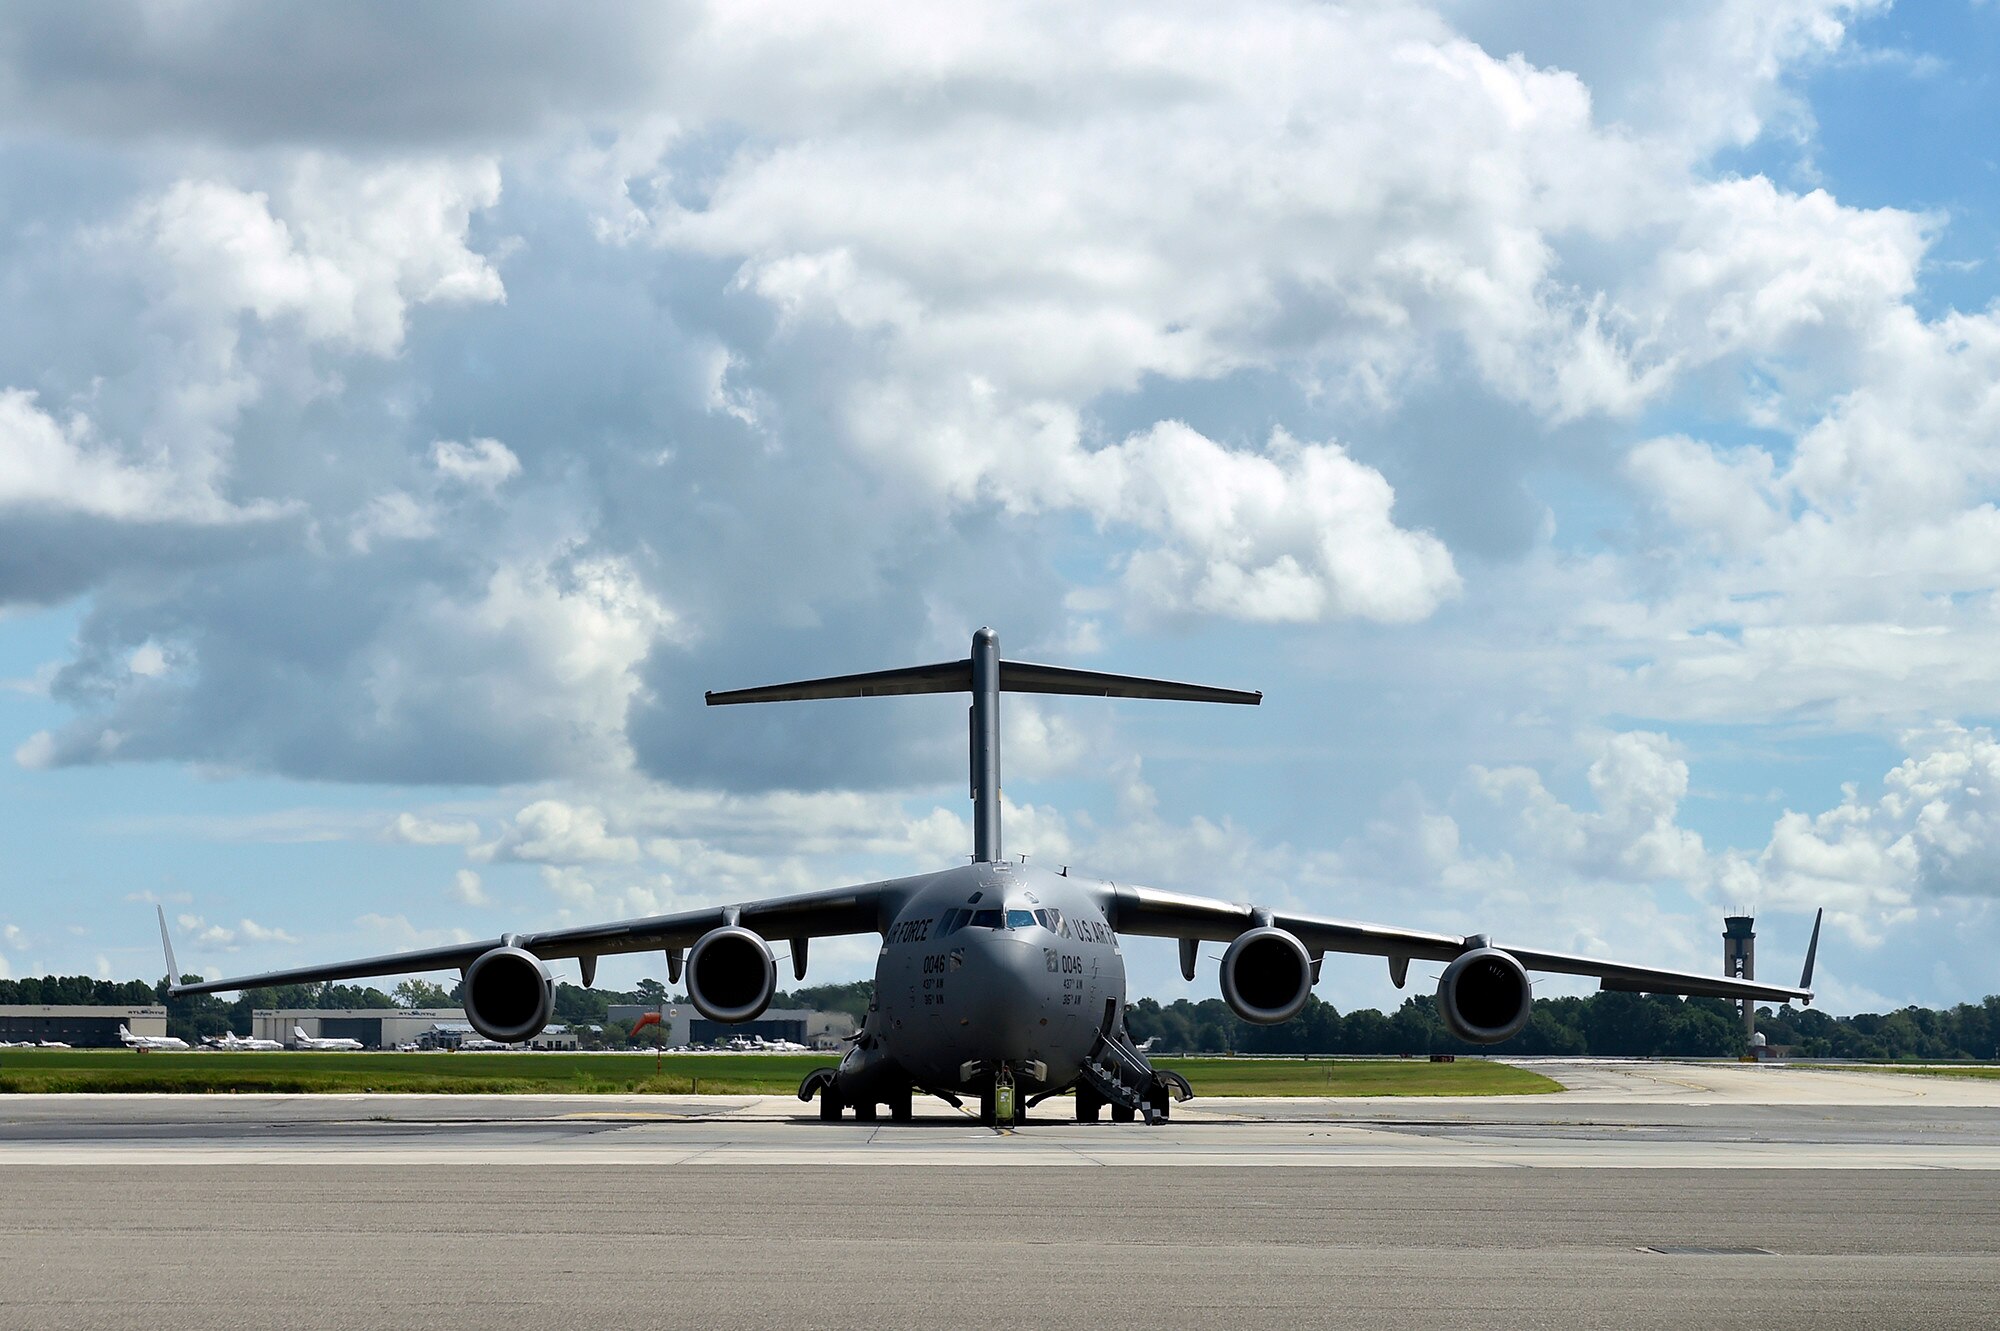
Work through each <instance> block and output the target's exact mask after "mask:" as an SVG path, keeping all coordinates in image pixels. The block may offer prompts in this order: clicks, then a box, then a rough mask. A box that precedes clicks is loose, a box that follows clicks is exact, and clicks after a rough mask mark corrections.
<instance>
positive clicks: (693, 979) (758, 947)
mask: <svg viewBox="0 0 2000 1331" xmlns="http://www.w3.org/2000/svg"><path fill="white" fill-rule="evenodd" d="M686 974H687V987H688V997H689V998H690V999H692V1000H693V1001H694V1006H695V1010H696V1011H697V1012H699V1013H701V1015H702V1016H704V1017H707V1018H708V1019H709V1020H710V1021H726V1022H738V1021H755V1020H756V1019H757V1018H758V1017H760V1016H762V1015H763V1014H764V1009H765V1008H767V1007H769V1006H771V996H772V995H773V994H775V993H777V992H778V963H777V962H775V961H773V960H772V959H771V946H770V944H768V943H766V942H765V941H764V939H763V937H762V936H761V935H759V934H757V933H755V932H753V931H752V930H749V929H745V928H744V927H743V926H741V925H738V924H727V925H724V926H723V927H722V928H720V929H710V930H709V931H708V932H707V933H705V934H703V935H702V936H701V937H700V938H699V939H697V940H696V941H695V945H694V947H693V949H692V950H690V951H689V952H688V959H687V971H686Z"/></svg>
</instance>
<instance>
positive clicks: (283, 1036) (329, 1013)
mask: <svg viewBox="0 0 2000 1331" xmlns="http://www.w3.org/2000/svg"><path fill="white" fill-rule="evenodd" d="M440 1024H448V1025H464V1024H465V1010H464V1009H463V1008H455V1007H450V1008H444V1007H418V1008H410V1007H380V1008H377V1007H363V1008H319V1009H314V1008H256V1009H253V1010H252V1011H251V1013H250V1034H251V1035H253V1036H255V1037H257V1038H258V1039H260V1040H277V1041H280V1042H284V1043H289V1042H290V1040H291V1038H292V1031H293V1029H294V1028H295V1027H296V1028H297V1029H299V1030H303V1031H304V1032H305V1033H306V1034H307V1035H310V1036H311V1037H313V1038H314V1039H315V1040H359V1041H360V1042H361V1047H362V1048H363V1049H394V1048H395V1047H396V1046H397V1045H399V1044H416V1043H417V1042H418V1038H419V1037H420V1036H422V1035H423V1034H424V1033H425V1032H426V1031H429V1030H430V1029H431V1028H432V1027H433V1026H437V1025H440Z"/></svg>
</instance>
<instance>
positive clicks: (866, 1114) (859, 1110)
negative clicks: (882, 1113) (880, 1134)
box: [854, 1100, 875, 1123]
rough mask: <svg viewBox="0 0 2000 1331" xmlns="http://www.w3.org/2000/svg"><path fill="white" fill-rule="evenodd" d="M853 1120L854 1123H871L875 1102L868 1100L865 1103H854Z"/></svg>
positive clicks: (873, 1117)
mask: <svg viewBox="0 0 2000 1331" xmlns="http://www.w3.org/2000/svg"><path fill="white" fill-rule="evenodd" d="M854 1121H855V1122H856V1123H873V1122H874V1121H875V1102H874V1101H873V1100H870V1101H869V1102H868V1103H867V1104H856V1105H855V1106H854Z"/></svg>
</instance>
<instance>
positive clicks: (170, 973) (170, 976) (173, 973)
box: [153, 906, 181, 994]
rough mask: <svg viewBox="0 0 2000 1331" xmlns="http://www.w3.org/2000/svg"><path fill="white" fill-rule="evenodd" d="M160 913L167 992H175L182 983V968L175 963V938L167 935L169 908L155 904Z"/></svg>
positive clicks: (161, 945) (161, 943) (155, 908)
mask: <svg viewBox="0 0 2000 1331" xmlns="http://www.w3.org/2000/svg"><path fill="white" fill-rule="evenodd" d="M153 909H154V910H156V911H158V912H159V913H160V947H161V949H162V950H163V951H164V952H165V953H166V954H167V992H168V993H170V994H171V993H173V992H174V991H175V990H176V989H178V988H180V985H181V968H180V967H179V966H176V965H175V964H174V940H173V939H172V938H169V937H168V936H167V908H166V907H165V906H155V907H153Z"/></svg>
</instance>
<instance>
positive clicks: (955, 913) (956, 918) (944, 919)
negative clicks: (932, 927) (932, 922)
mask: <svg viewBox="0 0 2000 1331" xmlns="http://www.w3.org/2000/svg"><path fill="white" fill-rule="evenodd" d="M971 913H972V912H971V911H969V910H960V909H957V908H953V909H951V910H948V911H946V912H945V913H944V914H942V915H940V916H938V927H937V932H936V933H935V934H933V935H931V936H932V937H933V938H948V937H950V936H951V935H952V934H955V933H957V932H958V931H959V928H960V927H961V926H962V925H963V924H964V922H965V917H966V916H967V915H970V914H971Z"/></svg>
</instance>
